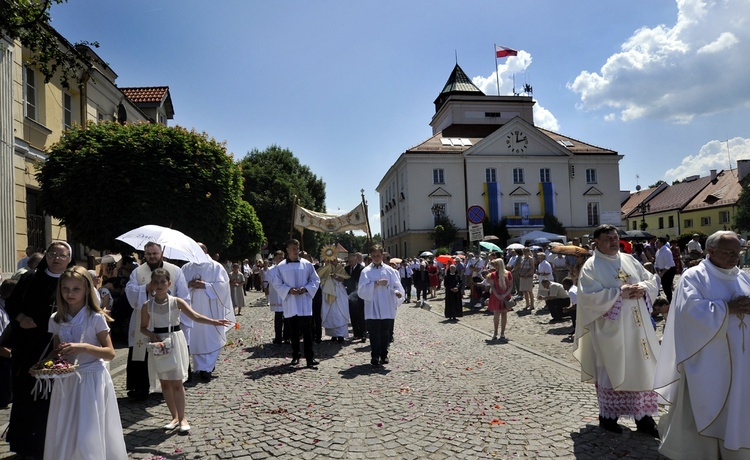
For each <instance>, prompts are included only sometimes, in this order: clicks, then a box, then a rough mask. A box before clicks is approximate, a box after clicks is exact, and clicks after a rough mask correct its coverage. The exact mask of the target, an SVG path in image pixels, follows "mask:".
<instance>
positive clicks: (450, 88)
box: [440, 64, 484, 96]
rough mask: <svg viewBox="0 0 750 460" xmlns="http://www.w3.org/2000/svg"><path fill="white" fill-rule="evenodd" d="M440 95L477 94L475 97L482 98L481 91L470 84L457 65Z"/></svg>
mask: <svg viewBox="0 0 750 460" xmlns="http://www.w3.org/2000/svg"><path fill="white" fill-rule="evenodd" d="M440 93H441V94H444V93H477V95H482V96H484V93H483V92H482V90H481V89H479V88H477V86H476V85H475V84H474V83H472V82H471V79H470V78H469V77H468V76H467V75H466V73H465V72H464V71H463V69H461V67H459V65H458V64H456V67H454V68H453V72H451V75H450V77H448V81H447V82H445V86H443V90H442V91H440Z"/></svg>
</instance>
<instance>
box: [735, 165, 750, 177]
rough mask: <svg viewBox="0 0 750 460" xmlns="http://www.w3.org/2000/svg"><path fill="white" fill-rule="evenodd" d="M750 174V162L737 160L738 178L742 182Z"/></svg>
mask: <svg viewBox="0 0 750 460" xmlns="http://www.w3.org/2000/svg"><path fill="white" fill-rule="evenodd" d="M748 173H750V160H737V177H738V178H739V180H740V182H742V180H743V179H744V178H745V177H747V175H748Z"/></svg>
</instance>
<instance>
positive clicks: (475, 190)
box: [376, 64, 622, 257]
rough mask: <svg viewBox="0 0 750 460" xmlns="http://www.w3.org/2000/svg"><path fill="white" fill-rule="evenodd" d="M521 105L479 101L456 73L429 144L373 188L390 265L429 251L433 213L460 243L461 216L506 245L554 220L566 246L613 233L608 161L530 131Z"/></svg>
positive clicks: (613, 158) (440, 102) (612, 167)
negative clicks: (479, 211)
mask: <svg viewBox="0 0 750 460" xmlns="http://www.w3.org/2000/svg"><path fill="white" fill-rule="evenodd" d="M534 103H535V102H534V101H533V99H532V98H531V97H530V96H487V95H485V94H484V93H483V92H482V91H481V90H480V89H479V88H477V87H476V86H475V85H474V84H473V83H472V82H471V80H470V79H469V78H468V77H467V76H466V74H465V73H464V71H463V70H462V69H461V68H460V67H459V66H458V64H456V67H455V68H454V69H453V72H452V73H451V75H450V77H449V78H448V81H447V83H446V84H445V87H444V88H443V90H442V91H441V92H440V95H439V96H438V98H437V99H436V100H435V115H434V116H433V117H432V121H431V122H430V126H432V133H433V135H432V137H430V138H429V139H427V140H425V141H424V142H422V143H420V144H418V145H416V146H415V147H413V148H410V149H409V150H407V151H405V152H404V153H402V154H401V155H400V156H399V158H398V159H397V160H396V162H395V163H394V164H393V165H392V166H391V167H390V168H389V169H388V171H387V172H386V173H385V175H384V176H383V178H382V179H381V180H380V183H379V184H378V186H377V188H376V190H377V192H378V193H379V195H380V216H381V217H380V219H381V229H380V231H381V235H382V237H383V242H384V247H385V249H386V250H387V251H388V252H390V254H391V255H392V256H394V257H396V256H398V257H408V256H415V255H417V254H419V253H420V252H421V251H423V250H425V249H429V248H432V247H433V242H432V240H431V238H430V233H431V232H432V231H433V229H434V225H435V213H436V212H437V213H439V214H440V215H441V216H445V217H449V218H450V219H451V220H452V221H453V223H454V224H455V225H456V226H457V227H458V228H459V230H460V231H459V238H463V239H464V240H466V241H465V243H468V228H469V222H468V220H467V209H469V207H471V206H481V207H482V208H483V209H484V210H485V213H486V215H487V219H491V220H492V221H493V222H497V221H499V220H500V219H505V220H506V225H507V227H508V230H509V231H510V233H511V236H519V235H522V234H525V233H527V232H529V231H532V230H541V229H542V227H543V219H544V214H545V213H549V214H552V215H554V216H556V217H557V219H558V220H560V222H561V223H562V225H563V226H564V227H565V228H566V230H567V235H568V237H574V236H580V235H583V234H587V233H590V232H591V231H592V230H593V228H595V227H596V226H597V225H599V224H602V223H611V224H614V225H620V193H619V191H620V176H619V161H620V159H621V158H622V156H621V155H618V154H617V152H615V151H613V150H609V149H604V148H601V147H596V146H593V145H590V144H586V143H584V142H581V141H579V140H577V139H573V138H570V137H566V136H564V135H562V134H558V133H555V132H552V131H548V130H546V129H543V128H540V127H537V126H535V125H534V116H533V105H534Z"/></svg>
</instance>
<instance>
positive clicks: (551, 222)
mask: <svg viewBox="0 0 750 460" xmlns="http://www.w3.org/2000/svg"><path fill="white" fill-rule="evenodd" d="M542 231H545V232H547V233H554V234H555V235H565V227H563V224H562V222H560V219H558V218H557V217H556V216H554V215H552V214H550V213H545V214H544V228H543V229H542Z"/></svg>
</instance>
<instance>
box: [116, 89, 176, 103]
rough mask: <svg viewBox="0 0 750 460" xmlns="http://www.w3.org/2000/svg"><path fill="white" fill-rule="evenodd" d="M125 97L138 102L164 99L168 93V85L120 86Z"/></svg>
mask: <svg viewBox="0 0 750 460" xmlns="http://www.w3.org/2000/svg"><path fill="white" fill-rule="evenodd" d="M120 91H122V92H123V94H125V97H127V98H128V99H130V100H131V101H133V102H135V103H136V104H138V103H156V104H160V103H161V102H162V101H164V98H165V97H167V95H168V93H169V86H145V87H140V88H120Z"/></svg>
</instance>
